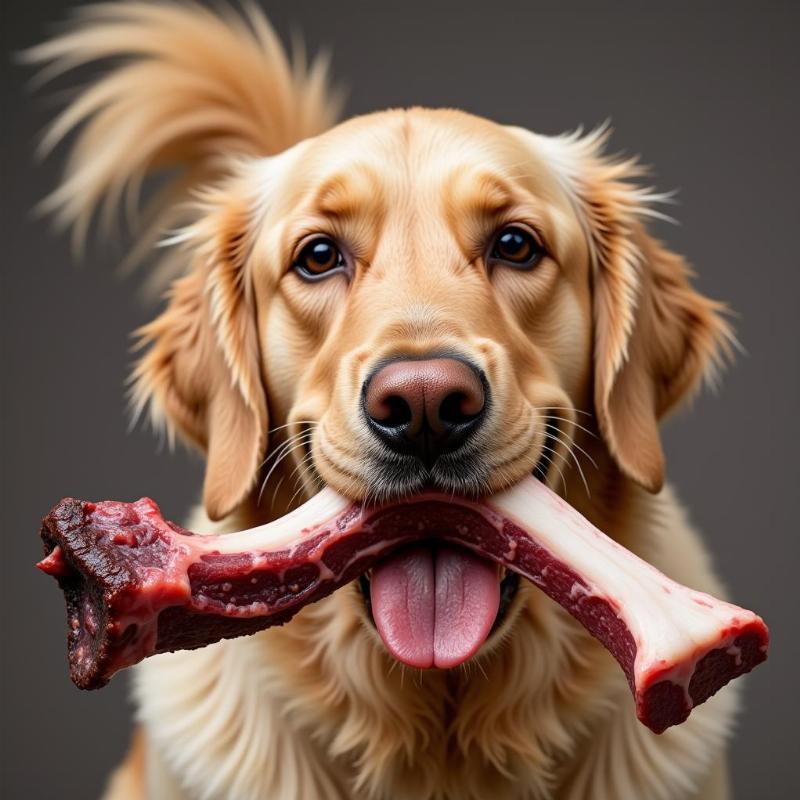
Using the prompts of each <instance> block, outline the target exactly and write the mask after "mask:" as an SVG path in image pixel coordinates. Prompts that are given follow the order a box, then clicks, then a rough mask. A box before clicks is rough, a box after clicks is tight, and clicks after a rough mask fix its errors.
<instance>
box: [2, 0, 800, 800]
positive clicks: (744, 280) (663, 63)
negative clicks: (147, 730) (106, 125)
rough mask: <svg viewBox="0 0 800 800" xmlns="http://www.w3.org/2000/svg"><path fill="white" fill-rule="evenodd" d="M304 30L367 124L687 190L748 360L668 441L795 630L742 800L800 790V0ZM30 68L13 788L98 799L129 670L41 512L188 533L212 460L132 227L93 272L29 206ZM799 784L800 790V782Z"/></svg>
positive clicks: (7, 436) (11, 279) (20, 335)
mask: <svg viewBox="0 0 800 800" xmlns="http://www.w3.org/2000/svg"><path fill="white" fill-rule="evenodd" d="M68 6H69V4H68V3H66V2H64V0H25V2H19V0H15V1H14V0H12V2H8V0H7V2H6V3H4V4H3V15H4V17H5V19H4V20H3V23H2V26H1V28H2V35H3V38H4V42H3V51H4V53H7V54H10V53H12V52H13V51H16V50H18V49H20V48H21V47H23V46H27V45H31V44H33V43H35V42H37V41H39V40H40V39H41V38H42V37H43V36H44V35H45V34H46V33H47V32H48V31H50V30H52V29H53V28H52V23H53V22H54V21H60V20H61V19H63V17H64V14H65V10H66V9H67V7H68ZM269 11H270V13H271V16H272V19H273V21H274V22H275V24H276V26H277V27H278V29H279V31H280V32H281V33H282V34H283V35H284V36H286V35H288V34H290V33H291V31H292V30H293V29H294V30H298V29H299V30H302V31H303V32H304V34H305V36H306V37H307V40H308V42H309V43H310V45H311V47H312V48H313V49H316V48H317V47H318V46H321V45H332V47H333V50H334V64H335V70H336V74H337V75H338V76H340V77H341V78H343V79H344V80H345V81H346V82H347V83H349V85H350V88H351V93H350V99H349V103H348V107H347V111H348V113H359V112H364V111H369V110H372V109H378V108H382V107H386V106H403V105H410V104H422V105H431V106H441V105H449V106H458V107H461V108H464V109H467V110H470V111H473V112H476V113H478V114H482V115H485V116H488V117H492V118H494V119H496V120H499V121H503V122H513V123H516V124H520V125H527V126H530V127H533V128H536V129H538V130H540V131H543V132H546V133H555V132H559V131H562V130H564V129H569V128H572V127H575V126H576V125H578V124H580V123H583V124H584V125H590V126H591V125H594V124H596V123H599V122H602V121H603V120H605V119H606V118H607V117H611V119H612V121H613V124H614V126H615V128H616V133H615V135H614V139H613V147H615V148H619V149H622V150H624V151H627V152H629V153H641V154H642V155H643V156H644V159H645V160H646V161H647V162H648V163H650V164H653V165H654V166H655V168H656V175H657V181H658V185H659V187H660V188H662V189H672V188H676V187H677V188H679V189H680V194H679V205H678V207H677V208H676V209H675V211H674V213H675V214H676V215H677V216H678V217H679V219H680V220H681V225H680V226H679V227H670V226H664V227H662V228H661V229H660V233H661V235H662V236H663V237H664V238H665V239H666V240H667V241H668V242H669V244H670V245H672V246H673V247H674V248H676V249H677V250H679V251H681V252H683V253H685V254H687V255H688V256H689V257H690V259H691V260H692V262H693V263H694V264H695V265H696V267H697V270H698V272H699V280H698V282H699V285H700V287H701V288H702V289H703V290H704V291H705V292H707V293H708V294H710V295H712V296H713V297H719V298H724V299H726V300H728V301H730V303H731V305H732V306H733V308H734V309H736V311H737V312H738V313H739V314H740V317H739V319H738V321H737V329H738V333H739V336H740V338H741V341H742V342H743V344H744V346H745V348H746V349H747V355H745V356H743V357H740V358H739V359H738V363H737V364H736V365H735V366H734V367H733V369H731V370H730V371H729V373H728V375H727V377H726V379H725V381H724V384H723V387H722V391H721V392H720V393H719V395H718V396H710V395H708V394H706V395H704V396H703V397H702V398H701V399H700V400H699V401H698V402H697V403H696V404H695V406H694V408H693V409H691V410H690V411H688V412H687V411H684V412H683V413H681V414H679V415H678V416H677V417H676V418H675V419H673V420H671V421H670V422H669V423H668V424H667V427H666V443H667V451H668V456H669V474H670V477H671V479H672V481H673V482H674V483H675V484H676V485H677V488H678V490H679V492H680V494H681V495H682V496H683V498H684V499H685V501H686V502H687V504H688V506H689V508H690V510H691V514H692V516H693V518H694V520H695V521H696V523H697V524H698V525H699V526H700V528H701V529H702V530H703V531H704V533H705V535H706V537H707V539H708V542H709V544H710V547H711V550H712V551H713V554H714V559H715V562H716V564H717V567H718V569H719V571H720V572H721V574H722V575H723V577H724V579H725V580H726V582H727V583H728V585H729V586H730V587H731V589H732V591H733V594H734V597H735V598H736V599H737V600H738V601H739V602H741V603H743V604H745V605H747V606H750V607H752V608H754V609H757V610H758V611H759V612H761V613H762V614H763V616H764V617H765V618H766V619H767V621H768V622H769V623H770V625H771V628H772V634H773V642H774V644H773V647H772V654H771V657H770V661H769V663H768V664H767V665H765V666H764V667H761V668H760V669H759V670H757V672H756V673H754V674H753V675H752V676H751V677H750V678H749V679H747V687H746V689H747V691H746V703H745V709H744V713H743V714H742V716H741V720H740V723H739V727H738V731H737V733H736V736H735V741H734V744H733V750H732V752H733V769H734V775H735V783H736V787H737V797H738V798H741V799H744V798H759V800H761V799H763V798H790V797H795V796H800V795H797V794H796V792H797V791H798V788H799V787H800V782H799V781H798V778H797V769H798V766H797V763H796V762H797V756H798V750H797V744H796V743H797V735H796V733H795V731H796V726H797V724H798V723H797V712H798V705H797V701H796V694H797V687H796V681H795V680H793V681H792V682H791V683H790V678H794V679H796V677H797V674H798V666H797V665H798V663H800V652H799V651H798V637H797V613H798V603H797V599H796V598H797V594H796V592H797V584H798V578H797V566H798V543H797V532H798V525H797V506H796V505H795V504H796V503H797V498H798V489H797V479H798V469H797V462H796V460H795V458H796V453H795V451H796V446H797V443H798V413H797V412H798V363H800V353H798V341H799V339H800V337H799V336H798V324H797V306H798V291H799V290H800V279H799V278H798V274H800V270H799V269H798V259H797V245H796V241H795V237H796V235H797V203H796V193H797V191H798V177H799V176H798V157H797V138H798V106H797V95H796V93H795V92H796V83H797V79H798V77H799V76H798V57H797V45H796V39H797V36H798V32H799V28H798V19H799V15H798V5H797V4H796V3H790V2H786V3H779V2H751V3H741V2H739V3H733V2H730V1H729V2H724V3H713V4H712V3H705V4H700V3H693V2H687V3H675V2H673V3H669V4H660V5H658V6H656V5H655V4H653V3H650V4H647V3H619V2H618V3H595V2H587V3H577V2H569V3H567V2H563V3H541V2H527V3H510V2H499V1H498V0H493V2H491V3H487V4H485V5H482V6H477V7H475V8H467V7H466V6H465V5H464V4H463V3H462V4H458V5H449V6H448V5H445V4H443V3H434V2H430V0H428V2H415V3H410V2H404V3H397V4H392V5H391V6H390V5H389V4H384V3H356V2H350V1H347V2H345V0H336V2H317V3H314V2H310V1H308V0H302V2H298V1H297V0H294V2H292V3H291V4H289V3H279V2H270V3H269ZM27 77H28V73H27V72H26V71H25V70H24V69H22V68H19V67H17V66H15V65H13V64H12V63H11V56H10V55H9V56H8V57H6V58H5V63H4V69H3V82H4V83H3V97H4V101H3V109H4V113H3V120H4V122H3V125H2V128H3V136H4V142H3V146H2V148H1V150H2V157H3V160H4V168H3V180H2V202H3V206H4V208H3V217H2V218H3V236H2V257H3V262H4V263H3V265H2V270H0V275H1V276H2V303H3V309H2V317H1V318H0V321H1V322H2V325H3V335H2V346H3V366H4V369H3V373H2V374H3V377H4V379H3V381H2V413H1V414H0V420H1V421H2V453H3V476H2V481H1V482H0V486H2V491H3V502H2V504H1V507H2V514H3V531H2V547H3V551H2V568H3V579H2V591H3V604H2V607H1V608H2V615H3V620H4V622H3V629H4V630H3V637H2V649H3V661H4V663H3V680H2V689H3V695H4V696H3V701H2V708H3V714H4V717H5V718H4V720H3V724H2V733H3V736H4V738H5V739H6V741H5V743H4V744H3V746H2V749H0V755H2V759H3V767H2V768H3V779H2V781H3V784H4V785H5V786H6V788H7V794H6V796H10V797H22V796H24V797H26V798H53V797H65V798H90V797H93V796H95V795H96V794H97V792H98V791H99V790H100V787H101V785H102V782H103V780H104V777H105V775H106V773H107V771H108V770H109V768H110V767H111V766H112V765H113V764H114V763H115V762H116V761H117V759H119V758H120V756H121V755H122V753H123V750H124V748H125V745H126V739H127V736H128V729H129V721H130V719H129V718H130V708H129V706H128V705H127V703H126V689H127V687H126V678H125V677H124V676H122V677H119V678H118V679H116V680H115V681H114V682H113V684H112V685H111V686H110V687H108V688H107V689H104V690H103V691H101V692H97V693H82V692H79V691H78V690H77V689H75V688H74V687H73V686H72V685H71V684H70V682H69V680H68V677H67V668H66V663H65V657H64V613H63V608H62V602H61V597H60V595H59V593H58V592H57V590H56V588H55V586H54V585H53V583H52V582H51V581H50V580H49V579H46V578H45V577H43V576H42V575H40V574H39V573H38V572H37V571H36V570H34V568H33V563H34V561H35V560H36V559H37V557H38V555H39V552H40V544H39V540H38V537H37V523H38V519H39V517H40V516H41V515H42V514H43V513H44V512H46V511H47V509H48V508H49V507H50V506H51V504H52V503H54V502H55V501H56V500H58V499H59V498H60V497H61V496H63V495H65V494H72V495H76V496H86V497H89V498H107V497H111V498H121V499H131V498H134V497H138V496H140V495H143V494H147V495H152V496H153V497H155V498H158V500H159V501H160V502H161V503H162V507H163V509H164V511H165V513H166V515H167V516H168V517H171V518H173V519H181V517H182V516H183V515H184V513H185V512H186V510H187V508H188V507H189V505H190V503H192V502H193V500H194V499H195V498H196V497H197V494H198V487H199V482H200V478H201V469H200V464H199V462H198V460H197V459H196V458H194V457H192V456H189V455H187V454H185V453H182V452H179V453H176V454H175V455H172V456H171V455H169V453H167V452H166V451H165V450H164V448H159V447H158V445H157V443H156V441H155V440H154V439H153V438H152V437H151V435H150V434H149V432H147V431H145V430H135V431H133V432H128V430H127V428H128V421H127V418H126V411H125V404H124V399H123V380H124V378H125V374H126V365H127V364H128V363H129V360H130V355H129V352H128V348H129V339H128V334H129V332H130V331H131V330H132V329H133V328H135V327H136V326H137V325H139V324H141V323H142V322H144V321H145V320H147V319H149V318H150V317H151V316H152V315H153V310H152V309H147V308H145V307H144V305H143V304H142V302H141V301H140V300H139V299H137V296H136V287H137V283H136V280H135V279H130V278H129V279H120V278H119V277H118V276H117V275H115V269H114V268H115V264H116V262H117V260H118V257H119V255H120V253H121V252H123V251H124V237H118V240H117V241H114V242H110V243H109V242H105V243H103V245H102V246H97V247H93V248H92V249H91V250H90V252H89V254H88V255H87V257H86V259H85V260H84V262H83V264H81V265H78V266H76V265H75V263H74V262H73V259H72V258H71V255H70V250H69V244H68V242H67V241H66V240H65V238H64V237H63V236H56V235H54V234H53V233H52V232H51V231H50V230H49V227H48V225H47V224H45V223H44V222H42V221H40V220H36V219H35V218H33V217H32V216H31V214H30V209H31V207H32V206H33V205H34V203H35V202H36V201H37V200H38V199H39V198H41V197H42V196H43V195H44V194H45V193H46V192H47V191H48V189H50V188H52V186H53V185H54V182H55V180H56V176H57V174H58V171H59V166H60V163H59V158H58V157H57V158H54V159H51V160H50V161H48V162H47V163H46V164H45V165H44V166H37V165H35V164H34V161H33V154H32V151H33V147H34V143H35V139H36V134H37V132H38V131H39V130H40V129H41V127H42V126H43V124H44V122H45V121H46V120H47V119H48V118H49V117H50V116H51V115H52V113H53V110H54V104H53V103H52V98H50V99H48V98H43V97H41V96H38V97H35V98H32V97H31V96H30V94H29V93H28V92H27V91H26V89H25V86H24V83H25V81H26V80H27ZM793 790H794V791H793Z"/></svg>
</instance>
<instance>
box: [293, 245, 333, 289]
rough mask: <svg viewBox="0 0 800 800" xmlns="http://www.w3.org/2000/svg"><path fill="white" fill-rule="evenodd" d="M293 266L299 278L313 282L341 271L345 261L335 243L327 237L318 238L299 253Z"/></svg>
mask: <svg viewBox="0 0 800 800" xmlns="http://www.w3.org/2000/svg"><path fill="white" fill-rule="evenodd" d="M293 266H294V270H295V272H297V274H298V275H300V277H302V278H305V279H306V280H311V281H314V280H319V279H320V278H326V277H328V275H331V274H332V273H334V272H337V271H339V270H340V269H342V268H343V267H344V266H345V259H344V256H343V255H342V252H341V250H339V248H338V247H337V246H336V244H335V242H333V241H332V240H331V239H329V238H328V237H327V236H320V237H318V238H316V239H312V240H311V241H310V242H309V243H308V244H307V245H306V246H305V247H304V248H303V249H302V250H301V251H300V254H299V255H298V256H297V259H296V261H295V262H294V265H293Z"/></svg>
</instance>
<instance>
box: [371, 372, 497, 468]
mask: <svg viewBox="0 0 800 800" xmlns="http://www.w3.org/2000/svg"><path fill="white" fill-rule="evenodd" d="M363 397H364V411H365V415H366V418H367V423H368V425H369V426H370V428H371V429H372V431H373V432H374V433H375V434H376V435H377V436H378V438H379V439H381V440H382V441H383V442H384V443H385V444H387V445H388V446H389V447H391V448H392V449H393V450H395V451H397V452H402V453H411V454H413V455H416V456H417V457H418V458H420V460H422V462H423V463H425V464H426V465H427V466H428V467H431V466H433V463H434V462H435V461H436V459H437V458H438V457H439V456H440V455H441V454H442V453H447V452H451V451H452V450H455V449H456V448H458V447H459V446H461V445H462V444H463V443H464V442H465V441H466V440H467V439H468V438H469V437H470V436H471V435H472V434H473V433H474V432H475V430H476V429H477V428H478V426H479V425H480V423H481V420H482V419H483V417H484V414H485V412H486V392H485V391H484V381H483V380H482V377H481V373H480V372H479V371H478V370H477V369H476V368H475V367H473V366H472V365H471V364H469V363H467V362H466V361H461V360H459V359H456V358H431V359H426V360H419V361H414V360H409V359H400V360H397V361H391V362H390V363H388V364H386V365H385V366H384V367H381V369H379V370H378V371H377V372H375V373H374V374H373V375H372V376H371V377H370V378H369V379H368V380H367V381H366V382H365V384H364V394H363Z"/></svg>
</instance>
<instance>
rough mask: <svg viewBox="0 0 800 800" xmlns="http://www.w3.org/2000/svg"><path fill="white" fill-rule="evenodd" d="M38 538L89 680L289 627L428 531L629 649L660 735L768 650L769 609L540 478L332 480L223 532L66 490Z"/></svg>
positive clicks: (150, 508) (78, 675) (646, 713)
mask: <svg viewBox="0 0 800 800" xmlns="http://www.w3.org/2000/svg"><path fill="white" fill-rule="evenodd" d="M41 533H42V538H43V540H44V543H45V553H46V555H45V558H44V559H43V560H42V561H41V562H40V563H39V565H38V566H39V567H40V568H41V569H42V570H43V571H45V572H47V573H49V574H51V575H53V576H54V577H56V578H57V579H58V582H59V585H60V586H61V588H62V589H63V591H64V594H65V598H66V603H67V613H68V626H69V628H68V653H69V661H70V671H71V677H72V680H73V681H74V682H75V684H76V685H78V686H79V687H81V688H84V689H92V688H98V687H100V686H103V685H105V684H106V683H107V682H108V681H109V679H110V678H111V676H112V675H113V674H114V673H115V672H117V671H118V670H120V669H123V668H125V667H128V666H131V665H132V664H135V663H137V662H138V661H140V660H142V659H143V658H146V657H147V656H150V655H153V654H155V653H163V652H167V651H173V650H180V649H186V648H196V647H203V646H204V645H207V644H210V643H212V642H216V641H218V640H220V639H223V638H231V637H235V636H242V635H246V634H251V633H254V632H255V631H258V630H261V629H263V628H266V627H269V626H272V625H278V624H282V623H284V622H286V621H287V620H289V619H291V617H292V616H293V615H294V614H295V613H297V612H298V611H299V610H300V609H301V608H303V607H304V606H305V605H307V604H308V603H312V602H314V601H316V600H319V599H321V598H323V597H325V596H326V595H328V594H330V593H331V592H333V591H334V590H335V589H337V588H338V587H340V586H342V585H343V584H345V583H348V582H349V581H351V580H353V579H354V578H356V577H358V576H359V575H360V574H362V573H363V572H365V571H366V570H368V569H369V568H370V567H372V566H373V565H374V564H375V563H376V562H377V561H378V560H379V559H380V558H381V557H382V556H385V555H387V554H388V553H389V552H391V551H392V550H394V549H396V548H398V547H399V546H401V545H402V544H404V543H408V542H413V541H418V540H420V539H428V538H437V539H442V540H445V541H447V542H451V543H455V544H457V545H459V546H461V547H465V548H467V549H469V550H472V551H474V552H476V553H477V554H479V555H480V556H482V557H484V558H487V559H491V560H492V561H495V562H496V563H498V564H501V565H503V566H505V567H507V568H508V569H511V570H514V571H516V572H518V573H519V574H520V575H522V576H524V577H526V578H527V579H528V580H530V581H531V582H533V583H534V584H535V585H536V586H538V587H539V588H541V589H542V590H543V591H544V592H545V593H546V594H548V595H549V596H550V597H551V598H553V599H554V600H555V601H556V602H558V603H559V604H560V605H561V606H563V607H564V608H565V609H566V610H567V611H568V612H569V613H570V614H572V615H573V616H574V617H575V618H576V619H577V620H578V621H579V622H581V623H582V624H583V625H584V626H585V627H586V629H587V630H588V631H589V632H590V633H592V634H593V635H594V636H595V637H596V638H597V639H598V640H599V641H600V642H601V643H602V644H603V645H604V646H605V647H606V648H607V649H608V650H609V651H610V652H611V653H612V655H613V656H614V657H615V658H616V659H617V661H618V662H619V664H620V666H621V667H622V669H623V671H624V672H625V675H626V677H627V679H628V683H629V684H630V687H631V690H632V692H633V696H634V700H635V704H636V714H637V716H638V718H639V719H640V720H641V721H642V722H643V723H644V724H645V725H647V726H648V727H649V728H651V729H652V730H653V731H655V732H656V733H660V732H662V731H663V730H665V729H666V728H668V727H669V726H671V725H675V724H678V723H680V722H683V721H684V720H685V719H686V718H687V717H688V715H689V712H690V711H691V709H692V708H693V707H694V706H696V705H698V704H700V703H702V702H704V701H705V700H707V699H708V698H709V697H710V696H711V695H713V694H714V693H715V692H716V691H718V690H719V689H720V688H721V687H722V686H724V685H725V684H726V683H728V681H730V680H732V679H733V678H735V677H737V676H739V675H741V674H743V673H745V672H749V671H750V670H751V669H753V667H755V666H756V665H757V664H759V663H760V662H762V661H764V660H765V658H766V651H767V644H768V631H767V627H766V625H765V624H764V622H763V621H762V620H761V618H760V617H758V616H757V615H756V614H754V613H753V612H751V611H747V610H745V609H742V608H739V607H737V606H735V605H731V604H729V603H726V602H723V601H721V600H717V599H715V598H713V597H711V596H709V595H707V594H704V593H702V592H697V591H694V590H692V589H688V588H686V587H684V586H681V585H680V584H677V583H675V582H674V581H672V580H670V579H669V578H667V577H666V576H665V575H663V574H661V573H660V572H659V571H658V570H656V569H655V568H654V567H652V566H651V565H649V564H647V563H646V562H644V561H642V560H641V559H639V558H638V557H637V556H635V555H633V554H632V553H630V552H629V551H627V550H626V549H625V548H623V547H622V546H621V545H619V544H617V543H616V542H614V541H613V540H612V539H610V538H608V537H607V536H605V535H604V534H603V533H601V532H600V531H599V530H598V529H597V528H595V527H594V526H592V525H591V524H590V523H589V522H588V521H587V520H586V519H584V518H583V517H582V516H581V515H580V514H579V513H578V512H577V511H575V510H574V509H572V508H571V507H570V506H568V505H567V504H566V503H565V502H564V501H563V500H562V499H561V498H560V497H558V495H556V494H554V493H553V492H551V491H550V490H549V489H547V488H546V487H545V486H544V485H543V484H542V483H540V482H539V481H537V480H535V479H534V478H528V479H526V480H524V481H523V482H522V483H520V484H518V485H517V486H515V487H514V488H512V489H510V490H509V491H507V492H504V493H502V494H498V495H495V496H492V497H490V498H487V499H485V500H480V501H478V500H469V499H466V498H458V497H451V496H449V495H447V496H445V495H442V494H439V493H436V492H427V493H423V494H420V495H417V496H415V497H411V498H408V499H405V500H403V501H397V502H395V503H391V504H387V505H383V506H376V507H362V506H361V505H359V504H357V503H353V502H351V501H348V500H346V499H345V498H343V497H341V496H339V495H337V494H336V493H335V492H334V491H333V490H332V489H329V488H326V489H323V490H322V491H321V492H320V493H319V494H318V495H316V496H315V497H314V498H312V499H311V500H309V501H308V502H307V503H306V504H305V505H303V506H301V507H300V508H298V509H296V510H295V511H293V512H292V513H290V514H288V515H286V516H285V517H282V518H280V519H278V520H276V521H274V522H271V523H269V524H267V525H262V526H260V527H258V528H253V529H251V530H247V531H241V532H239V533H233V534H223V535H213V536H199V535H194V534H192V533H190V532H188V531H185V530H184V529H182V528H180V527H179V526H177V525H174V524H173V523H170V522H166V521H164V520H163V519H162V517H161V515H160V512H159V509H158V506H157V505H156V504H155V503H154V502H153V501H152V500H150V499H147V498H144V499H142V500H139V501H137V502H135V503H120V502H113V501H106V502H99V503H91V502H86V501H81V500H75V499H71V498H66V499H64V500H62V501H61V502H60V503H59V504H58V505H57V506H55V507H54V508H53V510H52V511H51V512H50V513H49V514H48V515H47V517H45V519H44V520H43V525H42V531H41Z"/></svg>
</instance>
